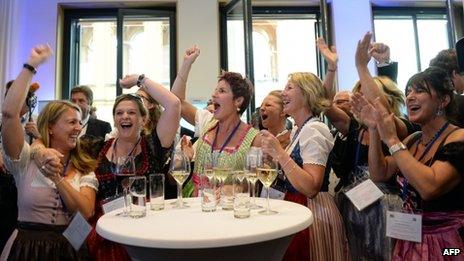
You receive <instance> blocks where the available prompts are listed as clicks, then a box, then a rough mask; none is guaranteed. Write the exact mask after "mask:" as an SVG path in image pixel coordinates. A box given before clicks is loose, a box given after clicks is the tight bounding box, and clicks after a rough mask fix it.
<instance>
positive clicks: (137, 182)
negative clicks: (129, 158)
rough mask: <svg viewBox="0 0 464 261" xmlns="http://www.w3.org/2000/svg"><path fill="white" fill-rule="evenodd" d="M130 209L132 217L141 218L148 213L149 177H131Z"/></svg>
mask: <svg viewBox="0 0 464 261" xmlns="http://www.w3.org/2000/svg"><path fill="white" fill-rule="evenodd" d="M129 180H130V189H129V191H130V201H129V202H130V203H129V206H130V211H129V216H130V217H132V218H141V217H145V216H146V215H147V207H146V204H147V179H146V178H145V176H134V177H130V178H129Z"/></svg>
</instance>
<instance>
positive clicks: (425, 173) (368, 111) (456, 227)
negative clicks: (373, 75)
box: [354, 66, 464, 260]
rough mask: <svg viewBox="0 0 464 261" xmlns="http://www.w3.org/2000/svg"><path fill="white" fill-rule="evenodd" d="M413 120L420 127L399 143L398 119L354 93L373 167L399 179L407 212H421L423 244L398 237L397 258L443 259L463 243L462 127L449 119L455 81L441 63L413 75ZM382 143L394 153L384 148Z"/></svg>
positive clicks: (409, 100) (377, 174) (409, 98)
mask: <svg viewBox="0 0 464 261" xmlns="http://www.w3.org/2000/svg"><path fill="white" fill-rule="evenodd" d="M405 92H406V104H407V110H408V115H409V119H410V120H411V121H412V122H414V123H416V124H419V126H420V127H421V129H422V131H421V132H416V133H414V134H412V135H410V136H408V137H407V138H406V139H404V140H403V141H401V138H399V137H398V134H397V130H396V129H395V128H394V127H393V126H394V124H393V122H394V117H393V115H391V114H390V113H389V112H388V110H386V109H385V107H384V106H383V105H382V104H381V103H380V102H379V101H378V100H376V101H375V102H374V103H373V105H372V104H371V103H369V102H368V101H366V99H364V98H363V97H362V96H360V95H359V96H356V97H355V98H354V102H355V104H356V106H354V108H355V112H356V113H357V114H359V115H360V117H362V118H364V119H365V122H366V123H367V124H368V126H369V129H370V130H371V131H370V132H369V133H370V137H369V138H370V144H371V146H370V147H369V171H370V173H371V174H372V178H373V179H376V180H380V181H385V180H390V179H391V178H396V181H397V184H398V186H399V188H400V190H401V197H402V199H403V211H405V212H408V213H420V212H418V211H421V212H422V236H421V240H422V243H415V242H410V241H404V240H397V243H396V245H395V249H394V252H393V258H392V259H393V260H439V259H443V257H442V254H443V253H442V251H443V249H444V248H447V247H448V248H449V247H453V248H460V249H462V248H463V247H464V238H463V235H462V231H463V229H464V164H463V163H462V159H463V157H464V130H463V129H461V128H458V127H457V126H455V125H453V124H451V123H449V121H448V119H449V118H450V117H451V116H452V114H453V113H454V111H455V103H454V101H453V98H454V93H453V86H452V84H451V80H450V79H449V77H448V76H447V74H446V72H445V71H444V70H442V69H440V68H438V67H433V66H431V67H429V68H427V69H426V70H425V71H424V72H421V73H418V74H416V75H414V76H413V77H411V79H409V81H408V84H407V87H406V91H405ZM381 141H382V142H383V143H384V144H386V145H387V146H388V148H389V152H390V154H391V156H386V155H387V154H385V153H384V152H383V151H382V147H381Z"/></svg>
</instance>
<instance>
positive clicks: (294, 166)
mask: <svg viewBox="0 0 464 261" xmlns="http://www.w3.org/2000/svg"><path fill="white" fill-rule="evenodd" d="M295 168H296V164H293V167H292V169H291V170H290V171H289V172H288V174H290V173H292V172H293V170H294V169H295Z"/></svg>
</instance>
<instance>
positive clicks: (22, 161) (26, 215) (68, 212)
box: [0, 45, 98, 260]
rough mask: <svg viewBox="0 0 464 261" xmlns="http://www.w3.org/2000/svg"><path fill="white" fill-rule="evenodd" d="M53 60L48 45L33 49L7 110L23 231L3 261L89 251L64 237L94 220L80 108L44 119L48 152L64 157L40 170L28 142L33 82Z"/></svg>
mask: <svg viewBox="0 0 464 261" xmlns="http://www.w3.org/2000/svg"><path fill="white" fill-rule="evenodd" d="M51 55H52V50H51V48H50V46H48V45H39V46H36V47H34V48H33V49H32V52H31V55H30V58H29V60H28V62H27V63H25V64H24V68H23V70H22V71H21V72H20V74H19V75H18V78H16V80H14V82H13V85H12V86H11V88H10V90H9V92H8V94H7V96H6V98H5V101H4V104H3V108H2V115H3V117H2V123H3V127H2V139H3V148H4V154H5V155H4V156H5V164H6V166H7V169H8V171H9V172H10V173H11V174H12V175H13V177H14V179H15V182H16V186H17V187H18V210H19V212H18V229H17V230H16V231H15V232H14V233H13V234H12V236H11V237H10V239H9V241H8V242H7V244H6V246H5V248H4V249H3V252H2V256H1V258H0V259H1V260H6V259H8V260H39V259H44V260H60V259H62V260H82V259H85V258H86V251H85V247H84V248H81V250H80V251H75V250H74V248H73V247H72V246H71V244H70V243H69V242H68V240H67V239H66V238H65V237H64V236H63V234H62V233H63V231H64V230H65V229H66V228H67V226H68V225H69V223H70V221H71V219H72V218H73V216H74V215H75V214H76V212H80V213H81V215H82V216H83V217H84V218H86V219H89V218H91V217H92V216H93V213H94V205H95V194H96V191H97V188H98V181H97V179H96V178H95V174H94V173H93V169H94V168H95V166H96V163H97V162H96V161H95V160H93V159H91V158H90V157H88V156H87V155H86V154H84V153H83V152H82V150H81V148H80V145H79V139H78V134H79V132H80V131H81V129H82V126H81V123H80V122H81V112H80V109H79V107H77V106H76V105H74V104H72V103H70V102H67V101H53V102H50V103H48V104H47V105H46V106H45V107H44V108H43V109H42V111H41V113H40V115H39V118H38V129H39V131H40V135H41V136H42V139H43V146H45V147H46V148H53V149H55V150H56V151H57V152H58V153H59V155H60V156H61V157H52V158H49V159H48V160H47V161H46V162H44V163H43V164H42V165H37V164H36V163H35V162H34V161H33V160H31V157H32V155H31V154H33V153H34V152H32V150H31V148H30V146H29V144H28V143H27V142H25V141H24V128H23V127H22V126H21V122H20V111H21V107H22V105H23V102H24V100H25V97H26V95H27V93H28V89H29V82H30V81H31V79H32V76H33V75H34V74H35V73H36V71H37V68H38V67H39V66H40V65H41V64H42V63H43V62H45V61H46V60H47V59H48V58H49V57H50V56H51Z"/></svg>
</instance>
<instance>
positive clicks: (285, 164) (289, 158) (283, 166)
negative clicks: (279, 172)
mask: <svg viewBox="0 0 464 261" xmlns="http://www.w3.org/2000/svg"><path fill="white" fill-rule="evenodd" d="M290 160H292V158H291V157H288V160H287V161H286V162H285V163H284V165H282V168H285V166H287V164H288V163H289V162H290Z"/></svg>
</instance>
